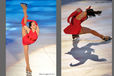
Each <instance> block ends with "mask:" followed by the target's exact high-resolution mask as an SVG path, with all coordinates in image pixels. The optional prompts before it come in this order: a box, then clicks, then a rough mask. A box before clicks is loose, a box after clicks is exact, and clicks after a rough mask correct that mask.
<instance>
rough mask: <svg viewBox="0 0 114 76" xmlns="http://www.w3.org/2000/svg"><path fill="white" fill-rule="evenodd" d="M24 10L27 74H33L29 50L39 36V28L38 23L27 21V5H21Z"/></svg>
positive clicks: (23, 41)
mask: <svg viewBox="0 0 114 76" xmlns="http://www.w3.org/2000/svg"><path fill="white" fill-rule="evenodd" d="M21 7H22V8H23V13H24V17H23V19H22V21H21V24H22V44H23V47H24V54H25V61H26V72H27V73H31V72H32V71H31V68H30V65H29V56H28V49H29V45H30V44H33V43H34V42H35V41H36V40H37V38H38V35H39V27H38V24H37V22H36V21H34V20H28V19H27V17H28V16H27V4H25V3H21ZM27 22H29V27H27V25H26V24H27Z"/></svg>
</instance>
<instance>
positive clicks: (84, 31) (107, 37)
mask: <svg viewBox="0 0 114 76" xmlns="http://www.w3.org/2000/svg"><path fill="white" fill-rule="evenodd" d="M86 33H91V34H93V35H95V36H97V37H100V38H101V39H104V38H105V39H106V40H108V39H109V38H110V37H109V36H104V35H102V34H100V33H98V32H96V31H95V30H92V29H90V28H87V27H82V29H81V32H80V34H86Z"/></svg>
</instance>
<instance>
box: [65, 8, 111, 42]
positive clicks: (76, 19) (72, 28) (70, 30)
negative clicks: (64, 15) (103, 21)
mask: <svg viewBox="0 0 114 76" xmlns="http://www.w3.org/2000/svg"><path fill="white" fill-rule="evenodd" d="M101 13H102V11H94V10H93V9H91V6H89V7H88V8H87V9H86V11H82V10H81V9H80V8H78V9H76V10H75V11H74V12H73V13H72V14H71V15H70V16H69V17H68V19H67V22H68V23H69V24H70V25H69V26H67V27H66V28H65V29H64V32H65V33H66V34H72V39H73V40H76V39H78V38H79V35H81V34H87V33H91V34H93V35H95V36H97V37H100V38H101V39H103V40H105V41H107V40H111V37H109V36H104V35H102V34H100V33H98V32H96V31H95V30H92V29H90V28H87V27H82V26H81V23H82V22H83V21H85V20H87V19H88V17H95V16H96V15H100V14H101Z"/></svg>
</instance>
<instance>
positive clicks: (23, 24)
mask: <svg viewBox="0 0 114 76" xmlns="http://www.w3.org/2000/svg"><path fill="white" fill-rule="evenodd" d="M27 17H28V16H27ZM31 21H34V20H28V19H27V22H31ZM34 22H35V24H36V26H38V24H37V22H36V21H34ZM21 24H22V26H26V24H25V23H24V17H23V19H22V21H21Z"/></svg>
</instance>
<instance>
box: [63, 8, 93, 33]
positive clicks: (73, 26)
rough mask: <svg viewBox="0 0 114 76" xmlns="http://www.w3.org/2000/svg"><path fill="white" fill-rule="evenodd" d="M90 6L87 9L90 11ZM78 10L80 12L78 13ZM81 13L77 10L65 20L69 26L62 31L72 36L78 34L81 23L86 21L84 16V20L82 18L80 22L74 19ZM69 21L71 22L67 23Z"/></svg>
mask: <svg viewBox="0 0 114 76" xmlns="http://www.w3.org/2000/svg"><path fill="white" fill-rule="evenodd" d="M90 8H91V6H90V7H89V8H87V9H90ZM79 10H80V11H79ZM81 12H82V10H81V9H80V8H78V9H77V10H76V11H74V12H73V13H72V14H71V15H70V16H69V17H68V19H67V22H68V23H70V25H69V26H67V27H66V28H65V29H64V32H65V33H66V34H72V35H73V34H74V35H78V34H80V31H81V23H82V22H83V21H85V20H86V19H87V16H85V17H84V18H82V19H81V20H77V19H76V16H78V15H79V14H80V13H81ZM70 18H72V19H71V22H70V21H69V20H70Z"/></svg>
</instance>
